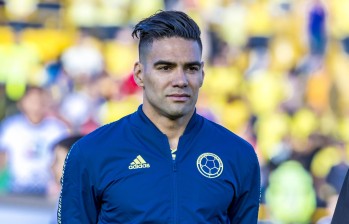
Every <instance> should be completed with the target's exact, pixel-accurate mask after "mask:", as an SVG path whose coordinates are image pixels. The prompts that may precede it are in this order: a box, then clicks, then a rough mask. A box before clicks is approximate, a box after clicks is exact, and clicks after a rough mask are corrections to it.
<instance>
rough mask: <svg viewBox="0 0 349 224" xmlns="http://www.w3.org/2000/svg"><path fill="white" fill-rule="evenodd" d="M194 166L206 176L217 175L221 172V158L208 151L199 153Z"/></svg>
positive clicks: (213, 176) (214, 176)
mask: <svg viewBox="0 0 349 224" xmlns="http://www.w3.org/2000/svg"><path fill="white" fill-rule="evenodd" d="M196 166H197V167H198V170H199V172H200V173H201V174H202V175H203V176H205V177H207V178H216V177H219V176H220V175H221V174H222V172H223V162H222V160H221V158H219V157H218V156H217V155H216V154H213V153H210V152H207V153H203V154H201V155H200V156H199V157H198V159H197V161H196Z"/></svg>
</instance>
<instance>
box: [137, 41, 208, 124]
mask: <svg viewBox="0 0 349 224" xmlns="http://www.w3.org/2000/svg"><path fill="white" fill-rule="evenodd" d="M134 73H135V81H136V82H137V84H138V85H139V86H141V87H143V90H144V93H143V110H144V112H146V113H147V114H148V115H150V116H159V115H160V116H165V117H167V118H170V119H178V118H181V117H183V116H186V115H187V116H191V115H192V113H193V112H194V109H195V104H196V101H197V98H198V93H199V89H200V87H201V86H202V83H203V78H204V72H203V62H201V50H200V47H199V45H198V43H197V42H195V41H192V40H186V39H183V38H178V37H171V38H164V39H160V40H155V41H154V42H153V44H152V46H150V47H149V49H148V50H147V52H146V53H145V56H144V57H142V61H141V62H138V63H136V64H135V69H134Z"/></svg>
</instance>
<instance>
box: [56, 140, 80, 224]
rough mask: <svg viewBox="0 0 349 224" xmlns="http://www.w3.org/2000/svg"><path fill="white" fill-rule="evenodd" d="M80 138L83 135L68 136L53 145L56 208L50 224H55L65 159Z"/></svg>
mask: <svg viewBox="0 0 349 224" xmlns="http://www.w3.org/2000/svg"><path fill="white" fill-rule="evenodd" d="M82 137H83V135H80V134H75V135H69V136H67V137H64V138H62V139H60V140H59V141H58V142H56V143H55V144H54V145H53V160H52V164H51V169H52V173H53V177H54V180H55V184H56V185H57V189H58V191H57V195H56V197H57V207H56V209H55V211H54V215H53V217H52V222H51V223H52V224H54V223H57V208H58V196H59V192H60V189H61V178H62V173H63V166H64V161H65V157H66V156H67V154H68V152H69V150H70V148H71V147H72V146H73V144H74V143H75V142H76V141H78V140H79V139H80V138H82Z"/></svg>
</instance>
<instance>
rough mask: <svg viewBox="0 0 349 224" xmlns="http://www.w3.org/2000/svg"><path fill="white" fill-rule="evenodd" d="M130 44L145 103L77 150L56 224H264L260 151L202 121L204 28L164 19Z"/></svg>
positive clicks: (164, 14) (139, 30) (138, 30)
mask: <svg viewBox="0 0 349 224" xmlns="http://www.w3.org/2000/svg"><path fill="white" fill-rule="evenodd" d="M132 36H133V37H135V38H139V61H138V62H136V63H135V65H134V79H135V81H136V83H137V84H138V85H139V86H140V87H141V88H142V89H143V104H142V105H140V106H139V108H138V110H137V111H136V112H134V113H133V114H130V115H128V116H126V117H124V118H122V119H120V120H118V121H115V122H113V123H110V124H107V125H105V126H103V127H101V128H99V129H97V130H95V131H94V132H92V133H91V134H88V135H87V136H85V137H83V138H82V139H80V140H79V141H78V142H77V143H76V144H75V145H74V146H73V147H72V149H71V150H70V153H69V154H68V156H67V159H66V163H65V169H64V171H63V172H64V173H63V181H62V192H61V196H60V207H59V208H58V223H84V224H85V223H123V224H128V223H137V224H139V223H152V224H155V223H190V224H193V223H207V224H208V223H210V224H212V223H239V224H253V223H257V215H258V207H259V195H260V171H259V164H258V159H257V156H256V153H255V151H254V149H253V147H252V146H251V145H250V144H249V143H247V142H246V141H245V140H243V139H242V138H240V137H238V136H237V135H235V134H233V133H231V132H230V131H228V130H227V129H225V128H223V127H222V126H220V125H218V124H216V123H213V122H211V121H209V120H207V119H205V118H203V117H202V116H200V115H199V114H197V113H196V109H195V105H196V102H197V98H198V93H199V89H200V87H201V86H202V84H203V80H204V70H203V67H204V63H203V62H202V42H201V38H200V29H199V27H198V25H197V24H196V23H195V22H194V21H193V20H192V19H191V18H190V17H188V16H187V15H186V14H185V13H183V12H179V11H159V12H157V13H156V14H154V15H152V16H150V17H149V18H146V19H144V20H142V21H140V22H139V23H138V24H137V25H136V26H135V28H134V30H133V33H132Z"/></svg>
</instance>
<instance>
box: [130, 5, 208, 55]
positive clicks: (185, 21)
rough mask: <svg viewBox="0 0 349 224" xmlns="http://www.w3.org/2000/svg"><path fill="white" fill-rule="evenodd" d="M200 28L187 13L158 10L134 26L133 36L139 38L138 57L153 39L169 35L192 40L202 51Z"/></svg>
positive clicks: (168, 36)
mask: <svg viewBox="0 0 349 224" xmlns="http://www.w3.org/2000/svg"><path fill="white" fill-rule="evenodd" d="M200 34H201V31H200V28H199V26H198V25H197V24H196V22H195V21H194V20H193V19H192V18H190V17H189V16H188V15H187V14H185V13H184V12H180V11H162V10H160V11H158V12H156V13H155V14H153V15H152V16H150V17H148V18H146V19H143V20H142V21H140V22H139V23H138V24H136V26H135V27H134V30H133V32H132V37H133V38H135V37H136V38H138V39H139V45H138V50H139V57H140V58H141V55H142V53H143V52H144V51H145V50H146V48H147V47H149V46H151V44H152V43H153V41H154V40H159V39H162V38H170V37H181V38H184V39H188V40H194V41H196V42H197V43H198V44H199V47H200V50H201V51H202V42H201V38H200Z"/></svg>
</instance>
